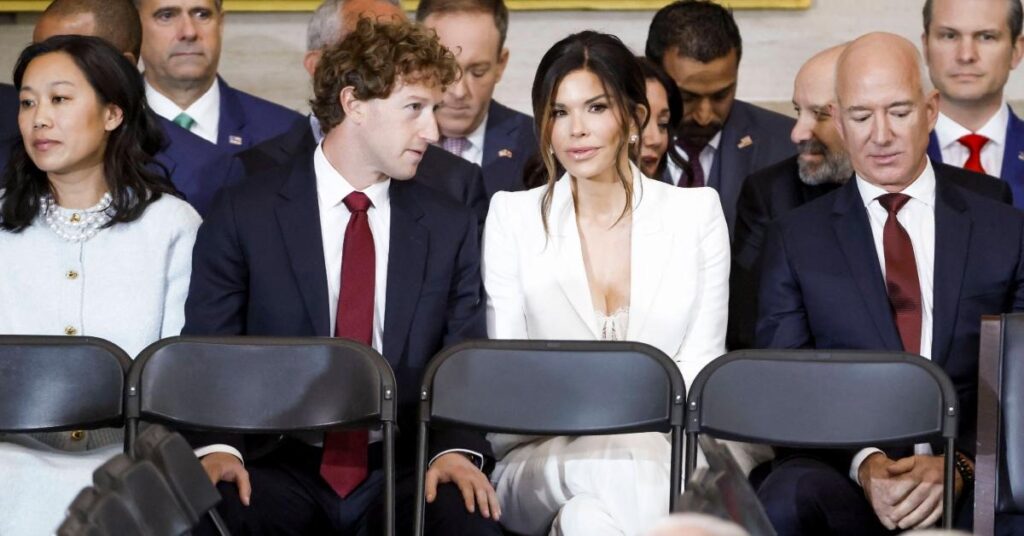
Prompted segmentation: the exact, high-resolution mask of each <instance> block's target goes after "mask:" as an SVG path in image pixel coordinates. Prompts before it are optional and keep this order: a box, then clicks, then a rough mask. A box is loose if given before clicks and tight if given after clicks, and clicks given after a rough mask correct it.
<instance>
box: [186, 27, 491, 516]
mask: <svg viewBox="0 0 1024 536" xmlns="http://www.w3.org/2000/svg"><path fill="white" fill-rule="evenodd" d="M457 75H458V67H457V64H456V63H455V58H454V56H452V54H451V52H449V51H448V50H447V49H445V48H444V47H442V46H441V45H440V43H438V41H437V39H436V38H435V37H434V35H433V33H432V32H429V31H428V30H425V29H424V28H423V27H421V26H419V25H414V24H410V23H406V22H393V23H378V22H375V21H373V20H371V19H363V20H361V21H360V22H359V23H358V25H357V26H356V28H355V30H354V31H353V32H352V33H351V34H350V35H349V37H348V38H346V39H345V40H343V41H341V42H340V43H338V44H336V45H333V46H331V47H329V48H327V49H326V50H325V51H324V53H323V57H322V58H321V59H320V61H319V64H318V66H317V69H316V74H315V77H314V94H315V96H314V99H313V100H312V103H311V104H312V108H313V113H314V114H315V115H316V117H317V119H318V120H319V122H320V125H321V128H322V129H323V131H324V133H325V137H324V139H323V141H322V142H321V143H320V144H319V145H317V146H315V147H310V148H309V149H308V150H305V151H302V152H301V153H300V154H299V155H297V156H296V157H295V158H294V159H293V160H291V161H290V162H289V163H288V164H287V165H285V166H283V167H281V168H277V169H275V170H273V171H267V172H265V173H262V174H257V175H253V176H251V177H249V178H247V179H246V180H245V181H243V182H242V183H240V184H238V185H237V186H235V187H232V188H229V189H227V190H225V191H224V193H223V195H222V196H221V197H220V198H219V199H218V201H217V202H216V203H215V204H214V207H213V208H212V209H211V211H210V213H209V214H208V216H207V219H206V221H205V222H204V224H203V227H202V228H201V229H200V231H199V237H198V239H197V242H196V247H195V250H194V253H193V256H194V258H193V264H194V267H193V272H192V274H193V277H192V282H191V287H190V289H189V297H188V301H187V303H186V325H185V328H184V330H183V333H185V334H189V335H270V336H301V337H308V336H321V337H323V336H336V337H344V338H348V339H352V340H355V341H358V342H362V343H364V344H367V345H371V346H373V347H374V348H375V349H377V350H378V351H380V352H381V353H382V354H383V355H384V357H385V358H387V360H388V361H389V362H390V363H391V366H392V368H393V369H394V371H395V376H396V378H397V379H398V386H397V390H398V397H399V398H398V414H399V417H398V422H399V428H400V429H401V430H403V431H404V432H405V433H403V434H401V435H400V436H399V440H398V444H397V448H396V451H397V462H398V463H397V465H398V471H397V475H398V486H397V494H398V501H397V503H398V515H397V518H398V528H399V531H400V533H402V534H407V533H408V532H409V529H408V527H409V525H411V523H412V521H413V517H414V516H413V515H412V512H413V503H414V501H413V500H412V499H413V496H414V493H415V481H416V479H415V474H414V473H415V471H414V447H415V433H413V431H414V430H416V426H415V421H414V417H415V415H416V412H415V410H416V406H417V398H416V394H417V393H418V392H419V383H420V381H421V378H422V374H423V369H424V367H425V366H426V364H427V361H428V360H429V359H430V357H431V356H433V355H434V354H435V353H437V352H438V351H439V350H440V349H441V348H442V347H444V346H447V345H450V344H454V343H457V342H459V341H462V340H464V339H472V338H483V337H485V330H484V321H483V320H484V315H483V308H482V305H481V301H480V289H481V282H480V249H479V245H478V243H477V236H478V234H477V223H476V217H475V216H474V214H473V213H472V212H471V211H470V210H469V209H468V208H466V207H464V206H462V205H461V204H459V203H457V202H456V201H453V200H450V199H449V198H448V197H447V196H445V195H444V194H442V193H439V192H436V191H435V190H433V189H431V188H429V187H427V186H424V185H422V184H421V183H419V182H418V181H411V180H409V179H411V178H412V177H413V176H414V175H415V174H416V169H417V166H418V165H419V163H420V160H421V159H422V157H423V153H424V151H425V150H426V148H427V146H428V145H430V144H432V143H435V142H436V141H437V139H438V136H439V134H438V129H437V122H436V119H435V117H434V112H435V110H436V108H437V106H438V105H439V104H440V103H441V101H442V94H443V91H444V88H445V87H446V86H447V85H449V84H451V83H452V82H453V81H454V80H455V79H456V77H457ZM267 396H273V393H267ZM259 439H260V438H255V437H252V436H249V437H246V438H241V437H218V438H214V437H210V436H203V437H196V438H193V443H194V444H195V445H196V446H199V447H201V448H199V449H197V455H199V456H200V457H201V459H202V463H203V466H204V468H205V469H206V471H207V474H208V475H209V476H210V478H211V480H213V481H214V482H218V488H219V489H220V491H221V493H222V495H223V496H224V498H225V499H224V501H223V502H222V504H221V506H220V510H221V512H222V514H223V515H224V517H225V519H226V521H227V522H228V524H229V526H230V528H231V529H232V532H233V533H236V534H264V533H270V534H336V533H343V534H374V535H375V534H383V533H384V531H383V527H382V523H381V521H382V513H383V512H382V510H383V508H382V502H383V499H382V491H383V487H384V475H383V471H382V470H381V468H380V459H381V455H380V454H381V448H380V443H379V441H377V439H379V438H378V437H375V434H374V433H373V432H371V433H369V434H367V433H365V432H364V433H359V432H329V433H326V434H318V435H317V436H315V437H309V436H303V437H286V438H284V439H283V440H281V441H280V442H279V443H277V444H276V445H274V446H273V447H272V448H270V449H267V448H265V447H266V445H265V444H264V445H263V447H264V448H258V447H256V448H254V445H258V443H259V441H258V440H259ZM431 439H432V443H431V445H430V448H431V452H430V454H431V458H430V460H431V463H430V468H429V470H428V471H427V478H426V495H427V500H428V503H429V504H428V507H427V514H426V520H427V533H428V534H438V535H441V534H444V535H458V534H474V535H475V534H484V535H486V534H495V535H500V534H501V532H500V529H499V528H498V525H497V523H496V522H495V521H496V520H497V518H498V517H499V516H500V511H499V509H498V505H497V500H496V498H495V494H494V490H493V488H492V487H491V485H490V482H489V481H488V479H487V476H486V475H485V473H484V469H486V468H489V467H490V466H491V465H493V456H492V454H491V451H490V447H489V445H488V444H487V442H486V440H485V439H484V437H483V436H482V435H480V434H475V433H468V432H458V431H455V432H452V431H438V432H436V433H434V434H432V437H431ZM264 443H265V442H264ZM257 450H260V451H262V452H266V451H267V450H270V452H269V454H264V455H263V456H262V457H255V454H254V453H255V452H256V451H257ZM242 460H245V465H244V466H243V463H242Z"/></svg>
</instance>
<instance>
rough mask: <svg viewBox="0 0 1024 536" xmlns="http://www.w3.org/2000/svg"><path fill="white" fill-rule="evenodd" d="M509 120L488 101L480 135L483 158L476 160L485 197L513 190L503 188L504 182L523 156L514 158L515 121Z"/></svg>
mask: <svg viewBox="0 0 1024 536" xmlns="http://www.w3.org/2000/svg"><path fill="white" fill-rule="evenodd" d="M509 119H510V113H509V111H508V110H507V109H506V108H505V107H504V106H502V105H500V104H498V103H497V102H494V101H491V106H490V110H489V111H488V113H487V127H486V129H485V133H484V150H483V158H482V159H481V160H480V167H481V168H482V170H483V175H484V182H485V183H486V184H485V186H486V189H487V195H488V196H491V195H494V193H495V192H497V191H500V190H503V189H506V188H511V187H514V186H515V185H514V184H505V180H504V179H505V178H506V177H515V176H516V175H517V173H516V162H518V160H519V159H520V158H523V157H524V156H525V155H521V154H516V153H517V152H518V150H519V149H518V148H517V147H516V146H515V141H516V131H517V130H518V127H517V125H516V122H515V121H509ZM514 189H516V190H521V189H522V188H521V187H520V188H514Z"/></svg>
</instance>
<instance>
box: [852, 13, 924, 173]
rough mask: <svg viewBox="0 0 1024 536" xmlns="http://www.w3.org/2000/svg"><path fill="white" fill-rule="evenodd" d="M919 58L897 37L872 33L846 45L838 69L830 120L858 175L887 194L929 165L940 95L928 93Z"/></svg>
mask: <svg viewBox="0 0 1024 536" xmlns="http://www.w3.org/2000/svg"><path fill="white" fill-rule="evenodd" d="M922 72H923V68H922V61H921V56H920V54H918V52H917V49H916V48H914V45H913V44H912V43H911V42H910V41H908V40H906V39H904V38H903V37H900V36H898V35H894V34H889V33H871V34H867V35H864V36H862V37H860V38H858V39H857V40H855V41H853V42H852V43H850V45H849V46H847V48H846V50H844V51H843V52H842V53H841V54H840V56H839V60H838V63H837V65H836V105H837V108H838V110H839V113H838V114H836V116H835V117H834V118H833V119H834V121H835V123H836V126H837V128H838V130H839V133H840V135H841V136H842V138H843V142H844V145H845V146H846V150H847V152H848V153H849V154H850V160H851V162H852V163H853V167H854V169H855V170H856V171H857V174H858V175H859V176H860V177H862V178H863V179H864V180H866V181H868V182H870V183H872V184H875V185H877V186H879V187H881V188H884V189H886V190H887V191H890V192H899V191H901V190H903V189H904V188H906V187H907V186H909V185H910V184H911V183H913V182H914V181H915V180H917V177H918V176H919V175H920V174H921V173H922V172H923V171H924V169H925V166H926V165H927V162H928V159H927V149H928V134H929V133H930V132H931V130H932V128H933V127H934V126H935V120H936V118H938V94H937V93H936V92H935V91H926V88H925V85H924V77H923V76H922Z"/></svg>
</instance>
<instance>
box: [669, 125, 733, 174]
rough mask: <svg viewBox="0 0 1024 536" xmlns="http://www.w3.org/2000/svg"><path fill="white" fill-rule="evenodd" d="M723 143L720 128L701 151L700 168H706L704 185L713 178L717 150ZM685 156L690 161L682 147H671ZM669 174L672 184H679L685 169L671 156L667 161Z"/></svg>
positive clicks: (684, 158)
mask: <svg viewBox="0 0 1024 536" xmlns="http://www.w3.org/2000/svg"><path fill="white" fill-rule="evenodd" d="M720 143H722V131H721V130H719V131H718V134H715V137H713V138H711V140H710V141H708V144H707V145H705V146H704V148H703V149H702V150H701V151H700V168H701V169H703V170H704V185H705V186H707V184H708V181H709V180H711V166H712V165H713V164H714V163H715V152H716V151H718V144H720ZM669 149H670V150H673V151H675V152H676V154H678V155H679V156H681V157H682V158H683V160H685V161H687V162H689V161H690V158H689V157H688V156H687V155H686V151H684V150H683V149H682V148H681V147H678V146H676V147H670V148H669ZM665 163H666V164H667V166H668V167H667V168H666V169H668V174H669V176H670V177H672V184H675V185H676V186H678V185H679V178H680V177H681V176H682V173H683V170H682V168H680V167H679V166H677V165H676V163H675V162H674V161H673V160H672V159H671V158H669V159H668V160H667V161H666V162H665Z"/></svg>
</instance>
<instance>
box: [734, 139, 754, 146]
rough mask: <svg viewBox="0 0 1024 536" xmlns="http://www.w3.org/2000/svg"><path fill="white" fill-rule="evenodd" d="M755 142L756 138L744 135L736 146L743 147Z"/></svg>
mask: <svg viewBox="0 0 1024 536" xmlns="http://www.w3.org/2000/svg"><path fill="white" fill-rule="evenodd" d="M753 144H754V140H752V139H750V136H743V137H742V138H740V142H739V143H737V144H736V148H737V149H742V148H744V147H750V146H751V145H753Z"/></svg>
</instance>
